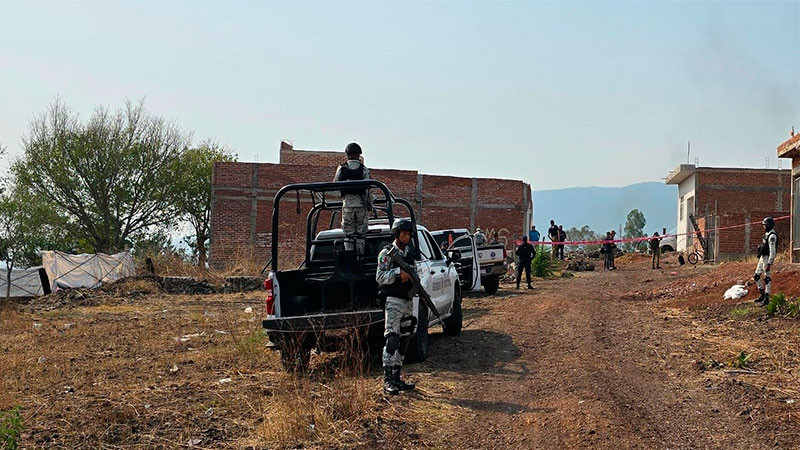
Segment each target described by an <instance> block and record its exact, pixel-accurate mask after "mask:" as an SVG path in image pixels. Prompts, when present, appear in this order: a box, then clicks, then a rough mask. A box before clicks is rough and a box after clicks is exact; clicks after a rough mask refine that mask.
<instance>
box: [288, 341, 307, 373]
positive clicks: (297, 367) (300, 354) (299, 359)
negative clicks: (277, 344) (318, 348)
mask: <svg viewBox="0 0 800 450" xmlns="http://www.w3.org/2000/svg"><path fill="white" fill-rule="evenodd" d="M310 361H311V347H310V346H309V345H308V343H307V339H306V338H305V336H304V335H299V336H295V335H292V334H289V335H287V336H286V337H284V338H283V339H282V341H281V364H282V365H283V369H284V370H285V371H287V372H291V373H305V372H307V371H308V368H309V363H310Z"/></svg>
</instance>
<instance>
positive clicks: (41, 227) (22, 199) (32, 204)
mask: <svg viewBox="0 0 800 450" xmlns="http://www.w3.org/2000/svg"><path fill="white" fill-rule="evenodd" d="M68 230H69V226H68V223H67V220H66V218H65V217H63V216H60V215H58V214H57V213H56V212H55V211H54V210H53V209H52V208H50V206H49V204H48V203H47V202H46V201H44V199H42V198H41V197H37V196H35V195H30V193H28V192H24V191H22V190H20V189H19V188H16V187H14V188H11V187H8V186H6V189H5V190H4V192H3V193H2V194H0V260H2V261H3V262H4V263H5V266H6V273H5V279H6V292H5V293H4V295H5V297H6V298H8V297H9V296H10V294H11V272H12V271H13V270H14V268H16V267H30V266H35V265H38V264H40V263H41V258H40V256H39V251H40V250H44V249H52V248H57V249H63V250H67V251H69V250H70V249H71V248H69V247H71V245H68V244H67V243H68V242H69V231H68ZM65 247H66V248H65Z"/></svg>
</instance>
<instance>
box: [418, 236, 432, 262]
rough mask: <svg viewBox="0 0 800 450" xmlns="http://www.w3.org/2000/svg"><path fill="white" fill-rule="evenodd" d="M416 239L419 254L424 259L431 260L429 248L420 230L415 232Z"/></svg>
mask: <svg viewBox="0 0 800 450" xmlns="http://www.w3.org/2000/svg"><path fill="white" fill-rule="evenodd" d="M417 239H418V240H419V253H420V255H421V256H422V257H423V258H424V259H433V258H432V255H433V253H431V246H430V245H429V244H428V239H427V238H426V237H425V233H423V232H422V230H417Z"/></svg>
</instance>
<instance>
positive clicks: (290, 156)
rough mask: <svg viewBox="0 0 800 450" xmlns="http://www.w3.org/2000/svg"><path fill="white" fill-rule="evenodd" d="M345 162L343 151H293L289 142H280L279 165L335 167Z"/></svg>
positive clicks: (345, 156) (345, 157)
mask: <svg viewBox="0 0 800 450" xmlns="http://www.w3.org/2000/svg"><path fill="white" fill-rule="evenodd" d="M346 160H347V155H345V153H344V150H342V151H334V150H323V151H316V150H295V148H294V146H293V145H292V144H291V143H290V142H286V141H283V142H281V150H280V162H281V164H294V165H300V166H325V167H336V166H338V165H339V164H341V163H343V162H344V161H346Z"/></svg>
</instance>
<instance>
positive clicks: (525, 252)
mask: <svg viewBox="0 0 800 450" xmlns="http://www.w3.org/2000/svg"><path fill="white" fill-rule="evenodd" d="M514 253H515V254H516V255H517V257H518V259H519V260H518V262H517V289H519V282H520V281H522V271H523V270H525V281H527V282H528V289H533V286H531V262H532V261H533V257H534V256H536V249H534V248H533V246H532V245H531V244H530V243H529V242H528V236H522V244H521V245H520V246H519V247H517V251H516V252H514Z"/></svg>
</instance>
